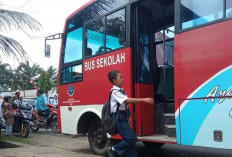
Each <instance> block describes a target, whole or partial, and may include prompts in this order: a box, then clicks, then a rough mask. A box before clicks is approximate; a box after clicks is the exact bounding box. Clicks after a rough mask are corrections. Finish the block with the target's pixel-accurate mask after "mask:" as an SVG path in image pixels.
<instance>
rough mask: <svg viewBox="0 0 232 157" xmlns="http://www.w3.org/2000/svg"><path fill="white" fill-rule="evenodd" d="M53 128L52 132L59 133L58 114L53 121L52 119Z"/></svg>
mask: <svg viewBox="0 0 232 157" xmlns="http://www.w3.org/2000/svg"><path fill="white" fill-rule="evenodd" d="M51 129H52V132H53V133H55V134H58V133H59V129H58V124H57V116H54V117H53V118H52V121H51Z"/></svg>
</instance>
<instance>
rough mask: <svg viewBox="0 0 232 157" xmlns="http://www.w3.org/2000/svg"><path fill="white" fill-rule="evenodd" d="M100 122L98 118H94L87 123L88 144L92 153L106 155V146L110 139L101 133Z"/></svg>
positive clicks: (108, 144)
mask: <svg viewBox="0 0 232 157" xmlns="http://www.w3.org/2000/svg"><path fill="white" fill-rule="evenodd" d="M100 123H101V120H100V119H99V118H94V119H93V120H92V122H91V123H90V125H89V129H88V140H89V146H90V148H91V150H92V151H93V153H94V154H97V155H106V153H107V152H106V148H107V147H109V146H110V140H109V139H108V138H107V135H106V134H103V133H102V129H101V127H100Z"/></svg>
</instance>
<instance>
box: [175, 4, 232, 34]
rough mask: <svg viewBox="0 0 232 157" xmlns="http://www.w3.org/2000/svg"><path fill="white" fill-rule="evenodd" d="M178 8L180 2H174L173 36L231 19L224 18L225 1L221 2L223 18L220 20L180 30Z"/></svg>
mask: <svg viewBox="0 0 232 157" xmlns="http://www.w3.org/2000/svg"><path fill="white" fill-rule="evenodd" d="M180 6H181V0H175V20H174V21H175V34H180V33H183V32H188V31H191V30H194V29H199V28H202V27H205V26H209V25H213V24H217V23H220V22H223V21H227V20H231V19H232V17H226V0H223V17H222V18H221V19H217V20H214V21H211V22H207V23H204V24H200V25H197V26H193V27H189V28H185V29H182V28H181V16H180Z"/></svg>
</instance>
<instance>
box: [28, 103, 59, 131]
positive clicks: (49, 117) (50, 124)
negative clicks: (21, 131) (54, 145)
mask: <svg viewBox="0 0 232 157" xmlns="http://www.w3.org/2000/svg"><path fill="white" fill-rule="evenodd" d="M48 107H49V109H50V114H47V113H46V112H44V113H43V112H42V113H41V114H39V125H36V117H35V113H34V111H33V113H32V121H31V131H32V132H37V131H38V130H39V129H40V128H45V129H46V130H48V129H49V128H51V129H52V132H53V133H55V134H57V133H59V129H58V125H57V112H58V109H56V108H55V107H54V106H53V105H52V104H49V105H48Z"/></svg>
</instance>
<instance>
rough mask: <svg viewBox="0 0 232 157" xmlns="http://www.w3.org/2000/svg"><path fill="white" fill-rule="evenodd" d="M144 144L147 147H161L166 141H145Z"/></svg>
mask: <svg viewBox="0 0 232 157" xmlns="http://www.w3.org/2000/svg"><path fill="white" fill-rule="evenodd" d="M143 144H144V145H145V147H147V148H149V149H152V148H160V147H162V146H163V145H164V143H153V142H144V141H143Z"/></svg>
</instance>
